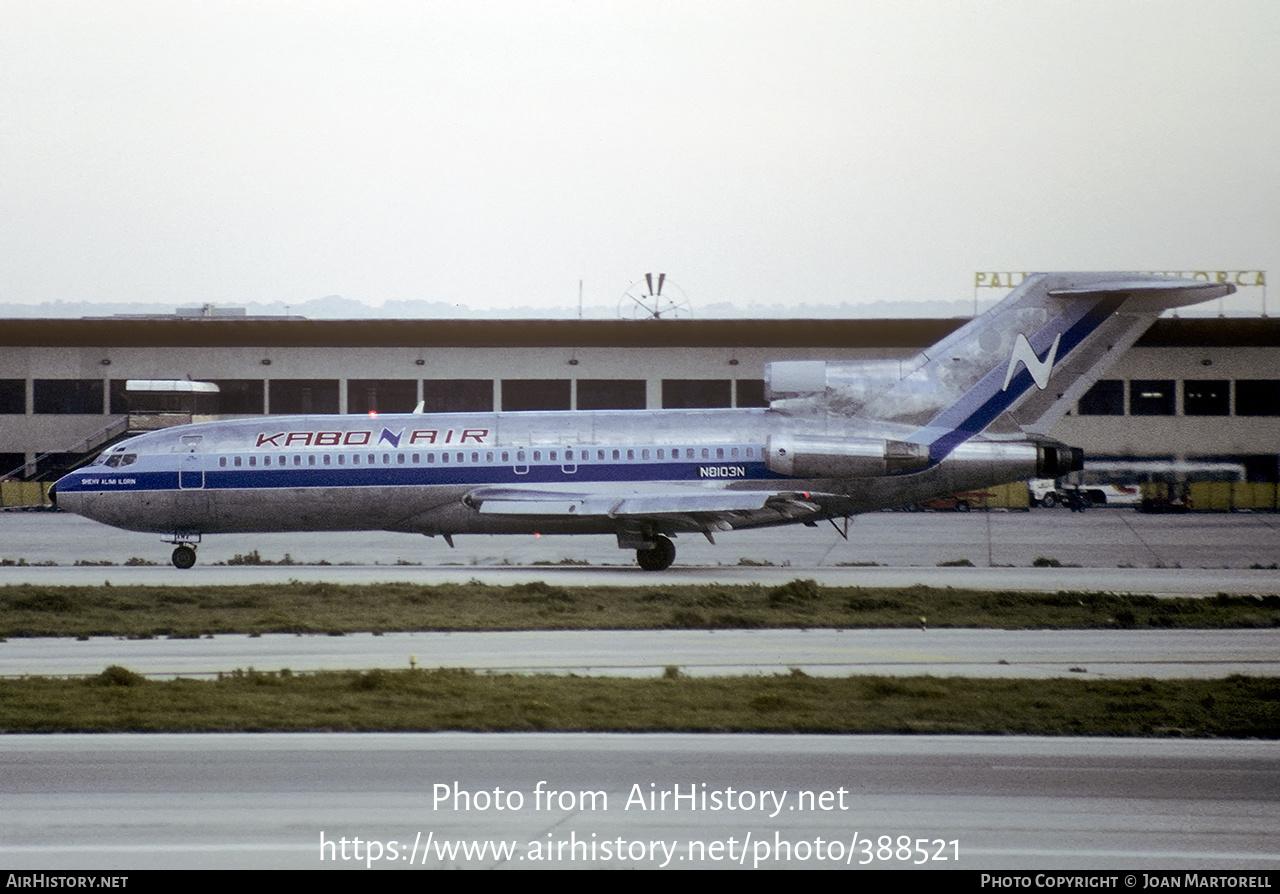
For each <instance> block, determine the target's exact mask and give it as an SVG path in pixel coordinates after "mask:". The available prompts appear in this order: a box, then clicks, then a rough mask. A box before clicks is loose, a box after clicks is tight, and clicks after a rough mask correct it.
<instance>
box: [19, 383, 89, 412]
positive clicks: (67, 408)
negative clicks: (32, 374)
mask: <svg viewBox="0 0 1280 894" xmlns="http://www.w3.org/2000/svg"><path fill="white" fill-rule="evenodd" d="M102 393H103V391H102V380H101V379H36V381H35V395H34V397H35V411H36V412H37V413H67V414H71V413H98V414H101V413H102Z"/></svg>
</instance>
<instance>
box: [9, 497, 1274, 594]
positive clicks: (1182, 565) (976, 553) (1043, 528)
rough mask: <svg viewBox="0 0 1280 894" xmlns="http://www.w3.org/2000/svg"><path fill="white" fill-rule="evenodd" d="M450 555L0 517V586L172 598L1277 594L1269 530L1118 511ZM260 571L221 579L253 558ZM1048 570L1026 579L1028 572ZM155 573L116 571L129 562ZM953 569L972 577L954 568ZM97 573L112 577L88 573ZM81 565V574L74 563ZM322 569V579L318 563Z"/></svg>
mask: <svg viewBox="0 0 1280 894" xmlns="http://www.w3.org/2000/svg"><path fill="white" fill-rule="evenodd" d="M456 543H457V547H458V548H457V549H455V550H450V549H449V548H448V547H447V546H445V545H444V543H442V542H441V541H439V540H429V539H427V538H425V537H421V536H415V535H410V534H390V533H380V532H359V533H346V534H306V535H299V534H254V535H248V534H227V535H219V536H216V537H210V538H208V539H207V540H206V541H205V543H204V544H203V545H202V546H201V547H200V551H199V553H200V560H199V561H200V564H198V565H197V566H196V567H195V568H193V569H191V570H189V571H179V570H178V569H175V568H173V567H172V566H171V565H169V564H168V556H169V551H170V550H169V548H168V547H167V546H166V545H165V544H163V543H161V542H160V541H159V539H158V538H156V537H154V536H152V535H148V534H134V533H130V532H127V531H119V530H116V529H114V528H109V527H106V526H104V525H99V524H97V523H95V522H91V521H88V520H86V519H83V518H80V517H78V516H73V515H69V514H67V513H50V512H3V513H0V563H6V564H0V585H4V584H18V583H33V584H45V585H61V584H78V585H96V584H101V583H103V582H104V581H110V582H111V583H112V584H113V585H119V584H136V585H142V584H150V585H165V586H178V585H183V584H216V585H235V584H245V583H283V582H287V581H289V580H304V581H329V582H333V583H373V582H381V581H412V582H417V583H424V584H434V583H446V582H458V581H467V580H471V579H477V580H482V581H484V582H486V583H496V584H503V583H509V584H515V583H524V582H528V581H531V580H544V581H547V582H548V583H555V584H556V585H560V586H608V585H610V584H613V585H620V584H634V583H644V584H648V583H659V582H661V583H711V582H717V583H765V584H770V585H776V584H780V583H785V582H787V581H789V580H793V579H795V578H797V577H803V578H812V579H814V580H816V581H817V582H818V583H821V584H827V585H846V586H912V585H915V584H924V585H927V586H938V587H947V586H950V587H958V588H965V589H1017V590H1039V591H1047V592H1055V591H1057V590H1107V591H1112V592H1134V593H1156V594H1214V593H1219V592H1226V593H1257V594H1265V593H1280V570H1278V566H1280V516H1276V515H1273V514H1264V513H1252V514H1221V515H1183V516H1149V515H1141V514H1139V513H1135V512H1132V511H1129V510H1120V509H1114V510H1091V511H1090V512H1086V513H1081V514H1076V513H1070V512H1067V511H1066V510H1061V509H1057V510H1049V509H1037V510H1033V511H1031V512H1029V513H1028V512H991V513H980V512H971V513H905V512H879V513H872V514H870V515H866V516H862V517H860V518H858V519H857V520H855V522H854V523H853V524H852V525H851V526H850V531H849V540H848V541H845V540H844V539H842V538H841V536H840V535H839V534H837V533H836V532H835V531H834V530H833V529H832V528H831V527H830V526H829V525H824V526H820V527H818V528H812V529H811V528H805V527H790V528H779V529H775V530H765V531H742V532H730V533H727V534H724V535H721V536H719V537H718V543H717V544H715V545H713V544H710V543H708V542H707V541H706V540H704V539H702V538H700V537H688V536H686V537H681V538H679V540H678V544H677V545H678V549H679V555H678V557H677V560H676V564H675V565H674V566H673V567H672V568H671V569H669V570H668V571H665V572H661V573H657V574H655V573H652V572H644V571H641V570H640V569H638V568H636V567H635V565H634V562H633V561H632V556H631V554H630V553H626V552H623V551H621V550H618V549H617V548H616V546H615V544H614V543H613V540H612V538H608V537H542V538H537V537H514V536H512V537H487V536H486V537H459V538H457V539H456ZM255 551H256V552H257V553H258V556H259V557H260V558H261V559H262V560H264V561H267V562H272V563H276V562H280V561H282V560H284V559H285V557H286V555H287V556H288V558H289V561H291V562H295V563H303V564H285V565H281V564H266V565H258V564H251V565H245V564H235V565H228V564H217V563H227V562H232V561H236V559H237V556H239V557H241V558H243V557H244V556H248V555H250V554H252V553H254V552H255ZM1041 558H1043V559H1050V560H1053V561H1056V562H1058V563H1060V567H1034V563H1035V561H1036V560H1037V559H1041ZM130 559H134V560H137V561H147V562H155V563H158V564H155V565H137V564H133V565H126V564H124V563H126V562H127V561H129V560H130ZM959 560H964V561H967V562H970V563H972V566H973V567H965V566H956V565H951V564H946V565H940V564H939V563H952V562H956V561H959ZM101 562H108V563H112V564H109V565H99V564H96V563H101ZM77 563H81V564H77ZM317 563H325V564H317Z"/></svg>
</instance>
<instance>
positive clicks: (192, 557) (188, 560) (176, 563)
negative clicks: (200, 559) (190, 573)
mask: <svg viewBox="0 0 1280 894" xmlns="http://www.w3.org/2000/svg"><path fill="white" fill-rule="evenodd" d="M195 563H196V551H195V550H194V549H192V548H191V547H189V546H187V545H186V544H185V543H183V544H180V545H179V546H177V547H176V548H175V549H174V551H173V567H174V568H182V569H184V570H185V569H187V568H190V567H191V566H192V565H194V564H195Z"/></svg>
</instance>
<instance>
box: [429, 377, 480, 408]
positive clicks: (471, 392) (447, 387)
mask: <svg viewBox="0 0 1280 894" xmlns="http://www.w3.org/2000/svg"><path fill="white" fill-rule="evenodd" d="M422 411H423V412H424V413H492V412H493V380H492V379H424V380H423V382H422Z"/></svg>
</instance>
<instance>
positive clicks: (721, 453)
mask: <svg viewBox="0 0 1280 894" xmlns="http://www.w3.org/2000/svg"><path fill="white" fill-rule="evenodd" d="M716 459H724V448H723V447H717V448H716Z"/></svg>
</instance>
